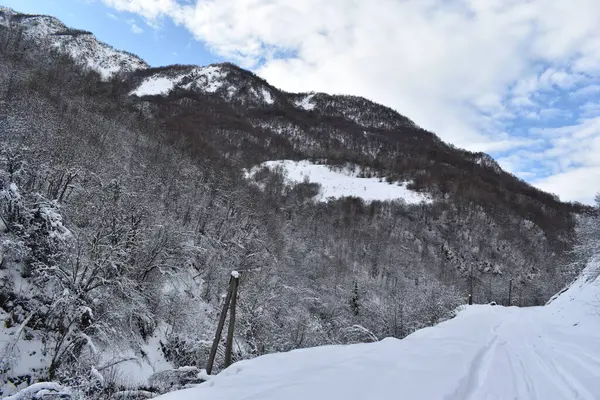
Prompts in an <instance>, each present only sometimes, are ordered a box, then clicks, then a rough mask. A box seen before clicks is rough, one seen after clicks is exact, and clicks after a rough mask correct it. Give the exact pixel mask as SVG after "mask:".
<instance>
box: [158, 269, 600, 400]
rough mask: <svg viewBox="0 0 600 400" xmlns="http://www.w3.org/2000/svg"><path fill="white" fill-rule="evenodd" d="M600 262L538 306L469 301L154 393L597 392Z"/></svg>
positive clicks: (486, 395) (461, 399)
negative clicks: (411, 327)
mask: <svg viewBox="0 0 600 400" xmlns="http://www.w3.org/2000/svg"><path fill="white" fill-rule="evenodd" d="M599 271H600V260H596V261H592V262H590V264H589V265H588V267H587V268H586V269H585V270H584V271H583V273H582V275H581V277H580V278H579V279H578V280H577V281H576V282H574V283H573V284H572V285H571V287H570V288H569V289H568V290H567V291H566V292H564V293H562V294H560V295H559V296H558V297H557V298H555V299H554V300H553V301H552V302H551V303H550V304H548V305H546V306H544V307H534V308H526V309H520V308H516V307H502V306H488V305H483V306H468V307H466V308H464V309H462V310H461V311H459V313H458V315H457V316H456V317H455V318H453V319H452V320H450V321H446V322H443V323H441V324H439V325H437V326H435V327H431V328H426V329H422V330H420V331H417V332H415V333H413V334H412V335H410V336H408V337H407V338H405V339H403V340H396V339H385V340H383V341H381V342H377V343H373V344H360V345H351V346H331V347H322V348H314V349H305V350H296V351H292V352H289V353H281V354H273V355H268V356H263V357H259V358H257V359H254V360H249V361H242V362H239V363H236V364H234V365H232V366H231V367H229V368H227V369H226V370H224V371H223V372H221V373H220V374H219V375H217V376H215V377H212V378H211V379H210V380H209V381H208V382H206V383H203V384H201V385H200V386H199V387H198V388H194V389H187V390H184V391H181V392H174V393H170V394H167V395H165V396H162V397H159V399H161V400H192V399H199V398H202V399H206V400H234V399H240V398H244V399H248V400H255V399H256V400H259V399H260V400H279V399H289V400H296V399H297V400H302V399H315V400H321V399H322V400H337V399H340V400H367V399H378V400H385V399H397V398H402V399H415V400H423V399H448V400H467V399H478V400H486V399H487V400H492V399H530V400H536V399H538V400H552V399H556V400H562V399H589V400H593V399H597V398H598V397H597V396H598V393H600V381H598V379H597V377H598V374H600V357H599V355H600V338H599V337H598V335H597V332H598V329H600V303H598V301H599V300H600V279H598V274H599Z"/></svg>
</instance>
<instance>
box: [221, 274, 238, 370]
mask: <svg viewBox="0 0 600 400" xmlns="http://www.w3.org/2000/svg"><path fill="white" fill-rule="evenodd" d="M231 276H232V278H233V285H232V295H231V306H230V308H231V310H230V312H229V329H228V330H227V342H226V344H225V368H227V367H229V366H230V365H231V353H232V349H233V330H234V328H235V305H236V303H237V289H238V285H239V281H240V275H239V274H238V273H237V272H235V273H233V272H232V273H231Z"/></svg>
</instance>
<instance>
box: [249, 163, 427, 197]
mask: <svg viewBox="0 0 600 400" xmlns="http://www.w3.org/2000/svg"><path fill="white" fill-rule="evenodd" d="M262 167H266V168H268V169H270V170H276V169H280V170H281V171H282V172H283V173H284V175H285V176H286V179H287V182H288V183H300V182H303V181H304V180H305V179H308V181H309V182H312V183H318V184H319V185H321V187H320V190H319V194H318V196H317V198H316V200H317V201H327V200H328V199H339V198H342V197H348V196H353V197H359V198H361V199H363V200H365V201H367V202H368V201H374V200H379V201H388V200H398V199H403V200H404V201H405V202H406V203H409V204H419V203H421V202H426V203H429V202H431V199H430V198H429V197H428V196H427V195H425V194H423V193H418V192H414V191H412V190H410V189H408V188H407V187H406V184H407V182H395V183H388V182H386V180H385V179H382V178H363V177H360V174H361V169H360V167H358V166H354V167H352V168H349V167H347V168H343V169H342V168H339V169H334V168H333V167H331V166H328V165H320V164H315V163H312V162H310V161H306V160H304V161H292V160H277V161H267V162H264V163H262V164H261V165H260V166H258V167H254V168H253V169H252V170H250V171H249V172H248V173H247V177H250V178H251V177H253V176H255V175H256V173H257V172H258V171H259V170H260V169H261V168H262Z"/></svg>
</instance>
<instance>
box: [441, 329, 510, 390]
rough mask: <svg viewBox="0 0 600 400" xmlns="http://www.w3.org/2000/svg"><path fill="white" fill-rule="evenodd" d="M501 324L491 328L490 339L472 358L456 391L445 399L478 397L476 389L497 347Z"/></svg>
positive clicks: (484, 376)
mask: <svg viewBox="0 0 600 400" xmlns="http://www.w3.org/2000/svg"><path fill="white" fill-rule="evenodd" d="M501 325H502V324H499V325H496V326H495V327H494V328H492V330H491V333H492V335H493V336H492V339H491V340H489V341H488V342H487V343H486V344H485V346H483V348H482V349H481V350H479V352H477V354H476V355H475V357H474V358H473V361H472V362H471V366H470V367H469V371H468V373H467V375H466V376H465V377H464V378H463V379H462V380H461V381H460V383H459V386H458V388H457V389H456V391H455V392H454V393H453V394H452V395H450V397H446V400H476V399H479V397H478V396H477V391H478V390H479V389H480V388H481V387H482V386H483V385H484V383H485V378H486V376H487V374H488V371H489V368H490V366H491V365H492V360H493V358H494V356H495V353H496V349H497V347H498V328H499V327H500V326H501Z"/></svg>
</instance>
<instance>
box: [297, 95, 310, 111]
mask: <svg viewBox="0 0 600 400" xmlns="http://www.w3.org/2000/svg"><path fill="white" fill-rule="evenodd" d="M314 96H315V95H314V94H309V95H307V96H305V97H303V98H302V100H298V101H296V107H299V108H302V109H304V110H306V111H310V110H313V109H314V108H315V105H314V104H313V103H311V102H310V101H311V100H312V98H313V97H314Z"/></svg>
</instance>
